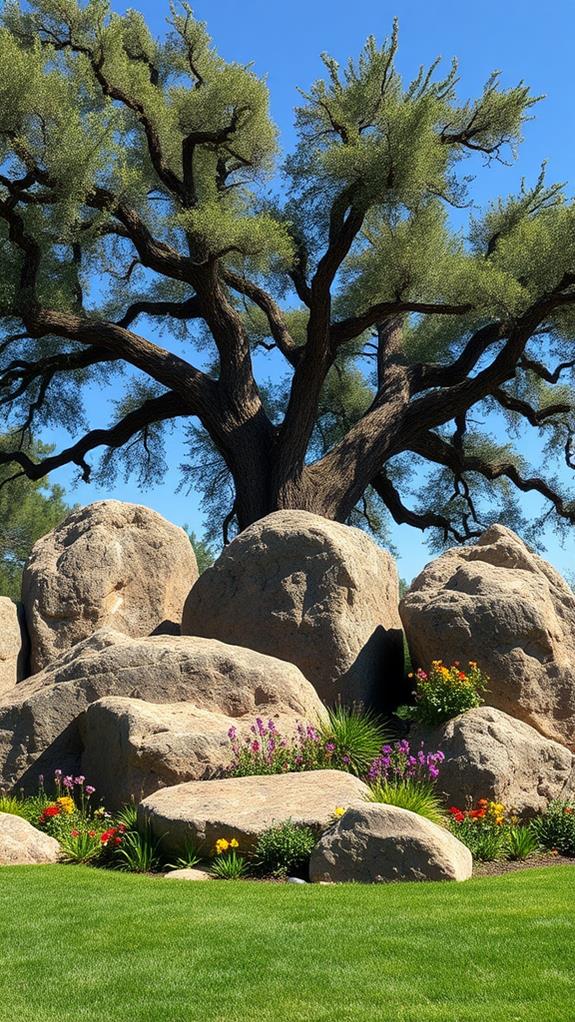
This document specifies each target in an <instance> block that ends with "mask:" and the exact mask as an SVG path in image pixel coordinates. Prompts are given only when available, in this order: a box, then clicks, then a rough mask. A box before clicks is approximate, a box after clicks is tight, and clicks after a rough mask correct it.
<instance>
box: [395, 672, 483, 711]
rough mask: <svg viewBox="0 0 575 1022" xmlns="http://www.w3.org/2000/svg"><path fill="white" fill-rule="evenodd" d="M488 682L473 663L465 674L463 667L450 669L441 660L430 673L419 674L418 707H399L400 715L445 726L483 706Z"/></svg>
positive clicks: (416, 683)
mask: <svg viewBox="0 0 575 1022" xmlns="http://www.w3.org/2000/svg"><path fill="white" fill-rule="evenodd" d="M488 682H489V678H487V677H486V676H485V675H484V674H482V673H481V671H480V670H479V668H478V666H477V664H476V663H475V662H473V661H470V663H469V669H468V670H467V672H465V671H462V670H461V667H460V665H459V664H452V666H451V667H446V666H445V665H444V664H443V662H442V661H441V660H434V661H433V663H432V665H431V667H430V669H429V672H427V671H423V670H421V669H419V670H417V671H416V672H415V705H414V706H400V707H398V709H397V710H396V711H395V712H396V715H397V716H398V717H400V718H401V719H403V720H417V721H419V722H420V723H421V724H431V725H434V724H442V723H444V721H446V720H451V718H452V717H457V716H458V714H460V713H465V711H466V710H471V709H473V708H474V707H475V706H481V703H482V701H483V700H482V696H483V693H484V691H485V689H486V688H487V686H488Z"/></svg>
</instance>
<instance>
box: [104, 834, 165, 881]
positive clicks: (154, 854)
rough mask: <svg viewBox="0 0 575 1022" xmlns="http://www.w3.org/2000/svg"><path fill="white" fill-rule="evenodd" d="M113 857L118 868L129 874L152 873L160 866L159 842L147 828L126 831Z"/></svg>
mask: <svg viewBox="0 0 575 1022" xmlns="http://www.w3.org/2000/svg"><path fill="white" fill-rule="evenodd" d="M113 855H114V859H115V860H116V861H117V862H118V863H119V868H120V869H123V870H126V871H127V872H129V873H152V872H153V871H154V870H155V869H157V868H158V866H159V865H160V854H159V842H158V841H157V840H156V839H155V838H153V837H152V835H151V832H150V829H149V827H148V826H147V827H145V829H144V830H143V831H132V830H130V831H126V832H125V833H124V834H123V835H122V837H121V839H120V843H119V844H118V845H117V846H116V847H115V849H114V852H113Z"/></svg>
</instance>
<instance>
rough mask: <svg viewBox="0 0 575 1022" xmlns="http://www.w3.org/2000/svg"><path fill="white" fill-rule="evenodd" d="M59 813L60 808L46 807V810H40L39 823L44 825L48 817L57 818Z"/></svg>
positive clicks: (54, 806)
mask: <svg viewBox="0 0 575 1022" xmlns="http://www.w3.org/2000/svg"><path fill="white" fill-rule="evenodd" d="M61 811H62V810H61V809H60V806H56V805H52V806H46V808H45V809H43V810H42V813H41V815H40V823H45V822H46V820H49V819H50V817H52V816H59V815H60V813H61Z"/></svg>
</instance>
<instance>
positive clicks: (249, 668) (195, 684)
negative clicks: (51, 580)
mask: <svg viewBox="0 0 575 1022" xmlns="http://www.w3.org/2000/svg"><path fill="white" fill-rule="evenodd" d="M105 696H124V697H128V698H129V699H133V700H145V701H146V702H151V703H185V702H190V703H192V704H193V706H194V707H196V708H197V709H198V710H207V711H210V713H213V714H221V715H223V716H224V717H226V718H227V717H234V718H235V717H242V716H245V717H250V718H251V719H253V718H255V717H256V716H262V717H263V716H265V717H274V718H275V717H276V716H278V718H279V717H282V718H283V717H285V718H289V719H291V720H292V721H294V722H295V720H297V719H301V720H314V719H317V717H318V716H321V715H322V714H323V713H325V711H324V709H323V706H322V704H321V701H320V700H319V698H318V696H317V695H316V693H315V692H314V690H313V688H312V686H311V685H310V684H309V682H308V681H306V679H305V678H304V677H303V675H302V674H301V672H300V671H298V669H297V667H294V665H293V664H288V663H282V662H281V661H279V660H274V659H273V657H268V656H264V655H263V654H261V653H255V652H253V651H252V650H247V649H243V648H241V647H234V646H226V645H225V644H224V643H222V642H217V641H214V640H212V639H202V638H199V639H197V638H193V637H192V636H176V635H158V636H152V637H148V638H141V639H132V638H130V637H129V636H127V635H122V634H119V633H118V632H114V631H112V630H111V629H102V630H101V631H99V632H96V633H95V634H94V635H93V636H91V637H90V638H89V639H85V640H84V641H83V642H81V643H78V645H76V646H75V647H74V648H73V649H72V650H70V651H69V652H68V653H65V654H63V655H62V656H61V657H60V658H59V659H58V660H56V661H55V662H54V663H53V664H51V665H50V667H48V668H46V670H45V671H42V672H41V673H40V674H36V675H34V677H32V678H28V679H27V680H26V681H24V682H21V684H20V685H18V687H17V689H16V692H12V693H9V695H7V696H5V697H4V698H0V785H2V784H4V785H6V786H14V785H22V786H24V787H25V788H26V789H27V790H35V787H36V783H37V776H38V774H39V773H43V774H44V775H45V776H46V777H49V776H50V775H51V774H52V772H53V771H54V769H56V768H59V769H62V770H64V771H66V772H68V773H70V772H76V773H78V772H79V770H80V761H81V755H82V746H83V742H82V727H83V724H82V714H83V713H84V711H85V710H86V709H87V708H88V706H89V705H90V704H91V703H93V702H95V701H96V700H98V699H102V698H103V697H105ZM91 748H92V750H93V752H94V754H93V755H92V754H91V762H92V764H93V765H94V767H96V766H97V761H98V757H97V756H96V755H95V750H94V746H93V744H92V745H91ZM198 748H199V746H198ZM100 752H101V756H100V766H99V768H98V770H97V773H96V775H95V776H92V775H90V776H89V775H88V774H87V773H86V776H89V780H90V781H91V782H92V783H93V784H95V785H98V784H99V782H100V780H101V781H102V783H103V784H107V783H108V782H107V780H106V778H108V777H109V773H107V767H106V758H107V755H108V752H107V750H105V749H102V748H101V750H100ZM127 755H128V753H127ZM198 755H199V753H198ZM172 762H175V759H173V760H172ZM124 766H127V761H125V762H124ZM100 771H101V774H100Z"/></svg>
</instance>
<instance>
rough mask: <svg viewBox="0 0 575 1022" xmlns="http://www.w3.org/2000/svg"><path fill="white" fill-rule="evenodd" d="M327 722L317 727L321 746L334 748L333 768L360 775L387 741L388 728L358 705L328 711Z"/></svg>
mask: <svg viewBox="0 0 575 1022" xmlns="http://www.w3.org/2000/svg"><path fill="white" fill-rule="evenodd" d="M327 713H328V719H327V721H325V722H322V723H321V724H320V728H319V730H320V735H321V738H322V740H323V743H324V746H325V745H327V744H333V745H335V754H334V761H333V766H335V767H336V768H337V769H344V770H348V771H349V772H350V773H352V774H357V776H362V775H364V774H365V773H366V772H367V770H368V768H369V765H370V763H371V762H372V760H374V759H375V757H376V756H377V754H378V752H379V750H380V749H381V746H382V745H383V744H384V743H385V742H386V741H388V739H389V736H390V732H389V727H388V726H387V725H386V723H385V722H384V721H382V720H381V718H380V717H378V716H377V714H375V713H373V711H372V710H370V709H369V708H365V707H363V706H361V705H353V706H343V705H341V704H339V705H337V706H334V707H330V708H328V711H327Z"/></svg>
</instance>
